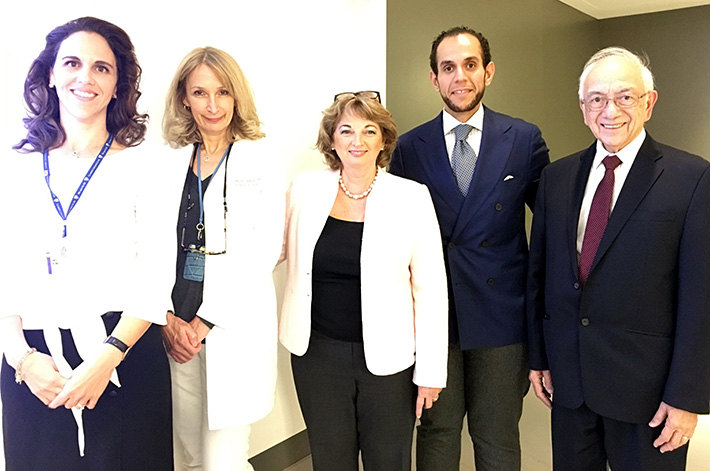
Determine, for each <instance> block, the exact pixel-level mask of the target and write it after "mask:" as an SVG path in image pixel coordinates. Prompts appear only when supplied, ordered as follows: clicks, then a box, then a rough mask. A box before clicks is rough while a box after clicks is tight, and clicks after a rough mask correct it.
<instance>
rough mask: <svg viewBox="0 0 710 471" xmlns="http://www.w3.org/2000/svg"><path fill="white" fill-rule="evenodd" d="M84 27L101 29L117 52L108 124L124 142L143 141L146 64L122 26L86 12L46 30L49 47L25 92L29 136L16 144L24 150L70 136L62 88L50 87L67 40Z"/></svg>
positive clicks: (57, 142) (35, 66)
mask: <svg viewBox="0 0 710 471" xmlns="http://www.w3.org/2000/svg"><path fill="white" fill-rule="evenodd" d="M80 31H85V32H88V33H96V34H99V35H101V36H102V37H103V38H104V39H105V40H106V42H107V43H108V45H109V47H110V48H111V51H113V55H114V56H115V57H116V66H117V68H118V71H117V75H118V81H117V83H116V98H114V99H112V100H111V102H110V103H109V105H108V109H107V112H106V128H107V129H108V131H109V132H110V133H112V134H113V135H114V136H115V140H116V142H118V143H119V144H121V145H123V146H126V147H132V146H136V145H138V144H140V143H141V142H143V139H144V137H145V133H146V124H145V123H146V121H147V119H148V115H147V114H139V113H138V110H137V106H136V105H137V103H138V98H139V97H140V96H141V92H140V91H139V90H138V85H139V83H140V78H141V72H142V70H141V67H140V65H138V59H136V53H135V50H134V48H133V43H132V42H131V39H130V38H129V37H128V35H127V34H126V32H125V31H123V30H122V29H121V28H119V27H118V26H116V25H114V24H112V23H109V22H108V21H104V20H101V19H98V18H93V17H90V16H87V17H83V18H77V19H76V20H72V21H70V22H68V23H66V24H64V25H61V26H58V27H56V28H54V29H53V30H52V31H51V32H50V33H49V34H48V35H47V44H46V45H45V47H44V50H43V51H42V52H40V54H39V56H37V58H36V59H35V60H34V62H32V65H31V66H30V70H29V72H28V73H27V78H26V79H25V92H24V98H25V103H26V105H27V117H26V118H24V119H23V121H24V123H25V128H26V129H27V137H25V138H24V139H22V140H21V141H20V142H19V143H18V144H17V145H15V146H14V149H17V150H19V151H21V152H46V151H48V150H49V149H52V148H54V147H57V146H60V145H62V144H63V143H64V141H65V140H66V137H67V136H66V133H65V132H64V129H63V128H62V125H61V123H60V121H59V99H58V98H57V92H56V90H55V89H53V88H49V74H50V71H51V70H52V68H53V67H54V63H55V61H56V60H57V52H58V51H59V47H60V46H61V44H62V42H63V41H64V40H65V39H66V38H68V37H69V36H71V35H72V34H74V33H77V32H80Z"/></svg>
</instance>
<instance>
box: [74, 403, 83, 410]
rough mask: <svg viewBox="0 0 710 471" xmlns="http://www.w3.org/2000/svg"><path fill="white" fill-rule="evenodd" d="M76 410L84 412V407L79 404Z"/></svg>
mask: <svg viewBox="0 0 710 471" xmlns="http://www.w3.org/2000/svg"><path fill="white" fill-rule="evenodd" d="M74 409H76V410H83V409H84V406H83V405H81V404H78V403H77V405H75V406H74Z"/></svg>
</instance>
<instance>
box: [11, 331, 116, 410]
mask: <svg viewBox="0 0 710 471" xmlns="http://www.w3.org/2000/svg"><path fill="white" fill-rule="evenodd" d="M122 359H123V354H122V353H121V352H120V351H119V350H118V349H116V348H115V347H113V346H112V345H103V347H102V348H101V349H100V350H99V351H98V352H97V354H96V356H95V357H94V358H93V359H90V360H88V361H84V362H82V363H81V364H80V365H79V366H78V367H77V368H76V369H75V370H74V371H73V372H72V375H71V377H70V378H65V377H64V376H62V375H61V374H60V373H59V370H58V368H57V365H56V364H55V363H54V360H53V359H52V357H51V356H50V355H47V354H46V353H42V352H35V353H33V354H31V355H29V356H28V357H27V358H26V359H25V361H24V363H23V364H22V372H23V379H24V382H25V383H26V384H27V387H28V388H29V389H30V391H31V392H32V394H34V395H35V396H36V397H37V398H38V399H39V400H40V401H42V403H43V404H44V405H46V406H48V407H49V408H50V409H56V408H57V407H60V406H64V407H66V408H67V409H71V408H74V407H76V408H78V409H83V408H84V407H88V408H89V409H93V408H94V407H95V406H96V403H97V402H98V400H99V397H101V394H103V392H104V390H105V389H106V386H107V385H108V382H109V381H110V379H111V374H112V372H113V370H114V368H116V367H117V366H118V365H119V364H120V363H121V360H122Z"/></svg>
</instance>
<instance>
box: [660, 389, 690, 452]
mask: <svg viewBox="0 0 710 471" xmlns="http://www.w3.org/2000/svg"><path fill="white" fill-rule="evenodd" d="M664 420H665V422H666V424H665V426H664V427H663V430H662V431H661V435H660V436H659V437H658V438H657V439H656V441H654V442H653V446H655V447H656V448H658V449H659V450H660V451H661V453H665V452H667V451H672V450H675V449H676V448H679V447H681V446H684V445H687V443H688V441H689V440H690V439H691V438H692V437H693V433H694V432H695V427H696V426H697V425H698V414H695V413H693V412H688V411H685V410H682V409H676V408H675V407H673V406H669V405H668V404H666V403H665V402H661V405H660V406H659V407H658V411H657V412H656V415H654V416H653V419H651V422H649V424H648V425H649V426H650V427H658V426H659V425H661V424H662V423H663V421H664Z"/></svg>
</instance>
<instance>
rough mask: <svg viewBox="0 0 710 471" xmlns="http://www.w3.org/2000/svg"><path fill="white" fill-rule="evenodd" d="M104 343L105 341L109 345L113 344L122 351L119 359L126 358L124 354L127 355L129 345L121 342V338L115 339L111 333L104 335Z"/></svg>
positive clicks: (129, 349)
mask: <svg viewBox="0 0 710 471" xmlns="http://www.w3.org/2000/svg"><path fill="white" fill-rule="evenodd" d="M104 343H107V344H109V345H113V346H114V347H116V348H117V349H119V350H120V351H121V353H123V357H122V358H121V360H124V359H125V358H126V356H127V355H128V352H130V351H131V347H129V346H128V345H126V344H125V343H124V342H123V340H121V339H117V338H116V337H114V336H112V335H109V336H108V337H106V340H104Z"/></svg>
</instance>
